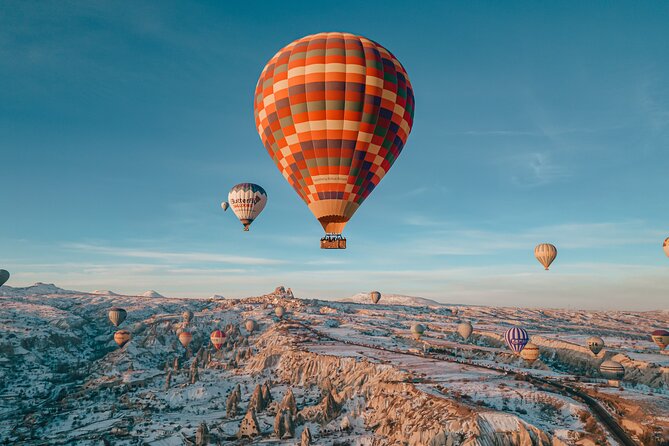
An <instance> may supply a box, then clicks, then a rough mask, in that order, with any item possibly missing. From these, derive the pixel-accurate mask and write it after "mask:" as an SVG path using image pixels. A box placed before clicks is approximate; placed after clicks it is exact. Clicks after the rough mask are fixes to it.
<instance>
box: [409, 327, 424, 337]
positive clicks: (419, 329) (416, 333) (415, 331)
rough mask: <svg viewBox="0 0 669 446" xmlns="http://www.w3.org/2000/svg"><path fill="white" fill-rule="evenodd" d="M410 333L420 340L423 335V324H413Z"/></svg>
mask: <svg viewBox="0 0 669 446" xmlns="http://www.w3.org/2000/svg"><path fill="white" fill-rule="evenodd" d="M411 333H412V334H413V337H414V338H416V339H420V337H421V336H422V335H423V333H425V326H424V325H423V324H417V323H416V324H413V325H412V326H411Z"/></svg>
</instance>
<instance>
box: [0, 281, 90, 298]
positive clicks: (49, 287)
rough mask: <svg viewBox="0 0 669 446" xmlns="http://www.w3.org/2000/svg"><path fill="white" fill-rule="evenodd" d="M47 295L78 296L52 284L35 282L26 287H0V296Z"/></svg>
mask: <svg viewBox="0 0 669 446" xmlns="http://www.w3.org/2000/svg"><path fill="white" fill-rule="evenodd" d="M49 294H79V292H78V291H71V290H64V289H62V288H58V287H57V286H56V285H54V284H53V283H42V282H37V283H35V284H34V285H30V286H27V287H16V288H15V287H11V286H7V285H5V286H2V287H0V296H36V295H37V296H44V295H49Z"/></svg>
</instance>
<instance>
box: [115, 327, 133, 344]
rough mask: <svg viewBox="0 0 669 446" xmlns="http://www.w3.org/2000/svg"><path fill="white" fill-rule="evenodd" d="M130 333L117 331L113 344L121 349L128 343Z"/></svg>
mask: <svg viewBox="0 0 669 446" xmlns="http://www.w3.org/2000/svg"><path fill="white" fill-rule="evenodd" d="M131 337H132V336H131V335H130V332H129V331H128V330H119V331H117V332H116V333H114V342H116V343H117V344H118V346H119V347H123V346H124V345H125V344H127V343H128V341H130V338H131Z"/></svg>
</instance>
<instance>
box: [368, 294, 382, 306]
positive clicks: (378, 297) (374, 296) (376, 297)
mask: <svg viewBox="0 0 669 446" xmlns="http://www.w3.org/2000/svg"><path fill="white" fill-rule="evenodd" d="M369 299H370V300H371V301H372V302H373V303H375V304H378V303H379V301H380V300H381V293H379V292H378V291H372V292H370V293H369Z"/></svg>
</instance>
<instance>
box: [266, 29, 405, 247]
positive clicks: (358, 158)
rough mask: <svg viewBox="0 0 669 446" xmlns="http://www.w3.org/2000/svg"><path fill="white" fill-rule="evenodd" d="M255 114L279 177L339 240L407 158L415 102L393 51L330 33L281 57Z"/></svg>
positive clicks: (270, 67)
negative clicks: (364, 204) (385, 179)
mask: <svg viewBox="0 0 669 446" xmlns="http://www.w3.org/2000/svg"><path fill="white" fill-rule="evenodd" d="M253 109H254V114H255V120H256V127H257V129H258V134H259V135H260V139H261V140H262V142H263V144H264V146H265V148H266V149H267V152H268V153H269V155H270V156H271V157H272V159H273V160H274V162H275V164H276V166H277V167H278V168H279V171H280V172H281V173H282V174H283V176H284V178H286V180H287V181H288V183H290V185H291V186H292V187H293V189H295V191H296V192H297V194H298V195H299V196H300V198H302V200H304V202H305V203H306V204H307V206H308V207H309V210H310V211H311V212H312V213H313V214H314V216H315V217H316V218H317V219H318V221H319V222H320V223H321V225H322V226H323V229H324V230H325V232H326V234H341V233H342V231H343V230H344V227H345V226H346V223H347V222H348V221H349V220H350V218H351V217H352V216H353V214H354V213H355V211H356V210H357V209H358V207H359V206H360V205H361V204H362V202H363V201H364V200H365V199H366V198H367V197H368V196H369V194H370V193H371V192H372V191H373V190H374V188H375V187H376V186H377V185H378V184H379V182H380V181H381V179H382V178H383V177H384V176H385V175H386V173H387V172H388V171H389V170H390V168H391V166H392V165H393V163H394V162H395V160H397V158H398V157H399V155H400V153H401V152H402V149H403V148H404V144H405V143H406V141H407V138H408V136H409V133H410V132H411V126H412V124H413V115H414V95H413V88H412V87H411V83H410V82H409V77H408V76H407V73H406V71H405V69H404V67H402V65H401V64H400V62H399V61H398V60H397V59H396V58H395V57H394V56H393V55H392V54H391V53H390V52H389V51H388V50H386V49H385V48H384V47H382V46H381V45H379V44H378V43H376V42H373V41H371V40H369V39H366V38H364V37H361V36H357V35H354V34H349V33H339V32H330V33H320V34H314V35H310V36H306V37H303V38H301V39H298V40H296V41H294V42H292V43H290V44H289V45H287V46H285V47H284V48H282V49H281V50H279V52H278V53H277V54H276V55H275V56H274V57H273V58H272V59H270V61H269V62H268V63H267V65H266V66H265V68H264V69H263V71H262V73H261V74H260V78H259V79H258V84H257V86H256V92H255V101H254V104H253Z"/></svg>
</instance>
